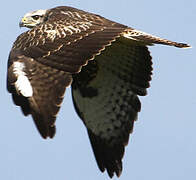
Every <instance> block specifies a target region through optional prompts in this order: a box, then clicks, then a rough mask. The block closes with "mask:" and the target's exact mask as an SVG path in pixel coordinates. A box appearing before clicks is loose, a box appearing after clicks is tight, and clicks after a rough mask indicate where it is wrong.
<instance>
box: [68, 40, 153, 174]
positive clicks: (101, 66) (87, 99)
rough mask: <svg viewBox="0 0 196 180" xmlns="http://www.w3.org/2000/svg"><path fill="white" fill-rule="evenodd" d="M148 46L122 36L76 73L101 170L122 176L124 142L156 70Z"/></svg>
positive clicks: (78, 101)
mask: <svg viewBox="0 0 196 180" xmlns="http://www.w3.org/2000/svg"><path fill="white" fill-rule="evenodd" d="M151 66H152V62H151V56H150V54H149V51H148V50H147V47H145V46H141V45H138V46H137V45H135V44H133V42H132V41H130V40H128V39H125V38H119V39H117V41H116V42H114V43H113V44H112V46H110V47H107V48H106V50H105V51H103V52H102V54H101V55H99V56H96V58H95V61H91V62H89V64H88V66H85V67H83V69H82V71H81V72H80V74H77V75H74V76H73V83H72V93H73V101H74V105H75V108H76V110H77V113H78V114H79V116H80V118H81V119H82V120H83V122H84V124H85V125H86V127H87V130H88V134H89V138H90V141H91V144H92V148H93V151H94V154H95V157H96V160H97V164H98V166H99V168H100V170H101V171H102V172H103V171H104V170H105V169H107V172H108V174H109V176H110V177H112V176H113V174H114V172H115V173H116V175H117V176H120V174H121V171H122V161H121V160H122V157H123V154H124V146H125V145H126V144H127V143H128V139H129V133H131V132H132V130H133V124H134V121H135V120H136V119H137V114H138V112H139V111H140V109H141V104H140V101H139V98H138V95H141V96H144V95H146V88H148V87H149V81H150V80H151V73H152V67H151Z"/></svg>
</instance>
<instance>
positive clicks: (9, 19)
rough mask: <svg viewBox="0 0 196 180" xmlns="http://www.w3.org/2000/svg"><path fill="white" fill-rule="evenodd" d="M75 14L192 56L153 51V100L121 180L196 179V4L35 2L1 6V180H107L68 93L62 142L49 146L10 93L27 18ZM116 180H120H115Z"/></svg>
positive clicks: (179, 0) (60, 121)
mask: <svg viewBox="0 0 196 180" xmlns="http://www.w3.org/2000/svg"><path fill="white" fill-rule="evenodd" d="M58 5H68V6H74V7H77V8H80V9H83V10H86V11H89V12H94V13H97V14H100V15H102V16H104V17H107V18H109V19H111V20H115V21H117V22H120V23H123V24H126V25H128V26H131V27H134V28H137V29H139V30H143V31H145V32H148V33H152V34H154V35H158V36H161V37H164V38H168V39H171V40H176V41H180V42H187V43H189V44H191V45H192V46H193V48H192V49H177V48H174V47H166V46H160V45H159V46H154V47H150V50H151V55H152V57H153V63H154V73H153V80H152V82H151V88H150V89H149V90H148V96H146V97H142V98H140V99H141V102H142V112H141V113H140V114H139V119H138V121H137V122H136V123H135V127H134V132H133V134H132V135H131V138H130V141H129V145H128V147H127V148H126V153H125V156H124V159H123V165H124V168H123V173H122V175H121V177H120V180H129V179H130V180H148V179H149V180H157V179H158V180H175V179H177V180H185V179H188V180H195V179H196V155H195V152H196V140H195V139H196V113H195V112H196V82H195V77H196V71H195V69H196V60H195V58H196V50H195V48H194V47H196V36H195V32H196V23H195V19H196V1H195V0H173V1H171V0H164V1H160V0H148V1H146V0H137V1H131V0H121V1H114V0H99V1H92V0H84V1H81V0H80V1H79V0H64V1H63V0H59V1H58V0H47V1H44V0H43V1H41V0H33V1H24V0H20V1H13V0H7V1H3V2H2V3H1V11H0V16H1V28H0V41H1V66H0V68H1V69H0V82H1V86H0V99H1V103H0V105H1V108H0V111H1V120H0V122H1V125H0V179H2V180H27V179H28V180H42V179H47V180H79V179H83V180H102V179H104V180H105V179H109V178H108V175H107V173H104V174H102V173H101V172H100V171H99V170H98V168H97V164H96V162H95V159H94V155H93V152H92V150H91V146H90V143H89V139H88V136H87V133H86V129H85V127H84V126H83V124H82V122H81V121H80V119H79V118H78V116H77V115H76V113H75V111H74V109H73V105H72V101H71V97H70V90H68V91H67V93H66V96H65V98H64V103H63V105H62V108H61V111H60V113H59V115H58V118H57V122H56V125H57V134H56V136H55V138H54V139H52V140H43V139H42V138H41V137H40V135H39V134H38V132H37V130H36V128H35V126H34V124H33V121H32V118H31V117H24V116H23V115H22V113H21V111H20V109H19V108H18V107H17V106H15V105H14V104H13V103H12V99H11V96H10V94H8V92H7V91H6V73H7V72H6V71H7V58H8V54H9V51H10V49H11V47H12V43H13V42H14V41H15V39H16V37H17V36H18V35H19V34H20V33H22V32H23V31H25V30H26V29H20V28H19V26H18V23H19V20H20V18H21V17H22V16H23V15H24V14H25V13H27V12H28V11H32V10H36V9H47V8H52V7H55V6H58ZM113 179H117V178H116V177H115V178H113Z"/></svg>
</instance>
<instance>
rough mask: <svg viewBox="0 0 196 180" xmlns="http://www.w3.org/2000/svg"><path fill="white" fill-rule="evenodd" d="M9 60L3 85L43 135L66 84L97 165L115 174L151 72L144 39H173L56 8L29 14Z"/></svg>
mask: <svg viewBox="0 0 196 180" xmlns="http://www.w3.org/2000/svg"><path fill="white" fill-rule="evenodd" d="M20 26H21V27H27V28H30V30H28V31H27V32H24V33H23V34H21V35H20V36H19V37H18V38H17V39H16V41H15V42H14V45H13V47H12V49H11V52H10V55H9V60H8V72H7V89H8V91H9V92H10V93H11V94H12V98H13V102H14V103H15V104H16V105H17V106H20V107H21V109H22V112H23V114H24V115H25V116H27V115H29V114H30V115H32V117H33V120H34V122H35V125H36V127H37V129H38V131H39V133H40V134H41V136H42V137H43V138H47V137H50V138H53V137H54V135H55V131H56V130H55V129H56V128H55V120H56V116H57V114H58V112H59V109H60V106H61V103H62V100H63V95H64V93H65V90H66V88H67V87H69V86H71V89H72V98H73V103H74V107H75V109H76V112H77V114H78V115H79V117H80V118H81V120H82V121H83V123H84V125H85V126H86V128H87V131H88V135H89V138H90V142H91V145H92V149H93V151H94V155H95V158H96V161H97V164H98V167H99V169H100V170H101V171H102V172H104V171H105V170H107V172H108V175H109V176H110V177H113V175H114V173H115V174H116V175H117V176H118V177H119V176H120V174H121V172H122V158H123V154H124V150H125V146H126V145H127V144H128V140H129V134H130V133H131V132H132V130H133V125H134V121H135V120H136V119H137V115H138V112H139V111H140V109H141V103H140V100H139V98H138V96H145V95H146V94H147V88H149V86H150V84H149V82H150V80H151V75H152V60H151V56H150V53H149V51H148V48H147V46H148V45H154V44H163V45H169V46H175V47H178V48H187V47H189V45H188V44H184V43H177V42H173V41H169V40H166V39H161V38H159V37H156V36H153V35H150V34H147V33H144V32H141V31H138V30H136V29H133V28H131V27H128V26H125V25H122V24H119V23H116V22H113V21H110V20H108V19H105V18H103V17H101V16H99V15H96V14H92V13H88V12H85V11H82V10H79V9H75V8H72V7H67V6H61V7H55V8H52V9H48V10H37V11H33V12H30V13H27V14H26V15H25V16H24V17H23V18H22V20H21V22H20Z"/></svg>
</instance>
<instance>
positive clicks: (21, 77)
mask: <svg viewBox="0 0 196 180" xmlns="http://www.w3.org/2000/svg"><path fill="white" fill-rule="evenodd" d="M24 68H25V65H24V63H21V62H14V64H13V73H14V74H15V75H16V77H17V80H16V82H15V83H14V85H15V88H16V91H17V92H18V93H20V94H22V95H23V96H24V97H31V96H32V95H33V89H32V86H31V83H30V81H29V79H28V77H27V76H26V73H25V72H24Z"/></svg>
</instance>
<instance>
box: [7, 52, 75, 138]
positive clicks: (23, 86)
mask: <svg viewBox="0 0 196 180" xmlns="http://www.w3.org/2000/svg"><path fill="white" fill-rule="evenodd" d="M71 82H72V77H71V75H70V74H68V73H65V72H64V71H60V70H58V69H54V68H51V67H49V66H45V65H43V64H41V63H39V62H37V61H35V60H34V59H32V58H29V57H26V56H21V55H17V54H15V53H14V54H13V53H11V54H10V61H9V64H8V75H7V89H8V91H9V92H10V93H12V98H13V101H14V103H15V104H16V105H18V106H21V109H22V111H23V114H24V115H28V114H31V115H32V116H33V119H34V122H35V124H36V126H37V129H38V130H39V132H40V134H41V135H42V137H43V138H47V137H50V138H52V137H53V136H54V134H55V119H56V115H57V113H58V111H59V108H60V105H61V103H62V100H63V96H64V92H65V89H66V87H67V86H69V85H70V84H71Z"/></svg>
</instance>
